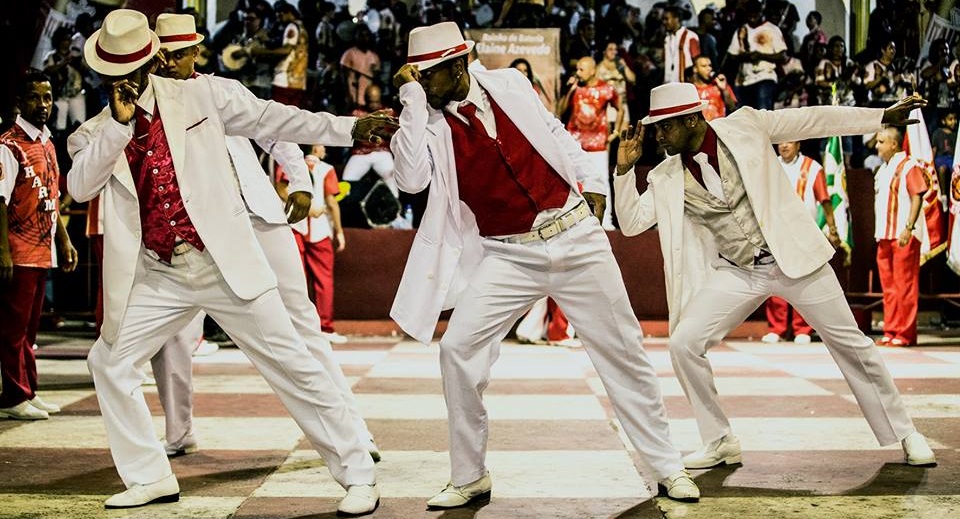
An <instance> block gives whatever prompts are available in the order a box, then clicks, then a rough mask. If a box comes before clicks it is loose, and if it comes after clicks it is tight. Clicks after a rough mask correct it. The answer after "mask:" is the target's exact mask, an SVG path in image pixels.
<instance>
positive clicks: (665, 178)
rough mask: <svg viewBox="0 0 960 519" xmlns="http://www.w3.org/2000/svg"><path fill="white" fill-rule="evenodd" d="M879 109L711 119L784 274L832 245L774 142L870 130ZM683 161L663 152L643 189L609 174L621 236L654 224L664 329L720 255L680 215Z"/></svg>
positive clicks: (810, 267)
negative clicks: (665, 319) (664, 307)
mask: <svg viewBox="0 0 960 519" xmlns="http://www.w3.org/2000/svg"><path fill="white" fill-rule="evenodd" d="M882 118H883V110H882V109H875V108H849V107H832V106H817V107H810V108H792V109H784V110H776V111H767V110H754V109H752V108H748V107H746V108H741V109H739V110H737V111H736V112H734V113H733V114H731V115H729V116H727V117H724V118H719V119H714V120H713V121H710V122H709V124H710V126H711V127H713V129H714V131H715V132H716V133H717V137H718V139H719V140H720V141H721V142H722V143H723V144H724V145H726V146H727V148H728V149H729V150H730V154H731V155H732V158H733V161H734V162H736V164H737V166H738V168H739V171H740V176H741V177H742V178H743V183H744V185H745V188H746V192H747V197H748V198H749V200H750V204H751V206H752V207H753V213H754V215H755V216H756V217H757V222H758V223H759V224H760V230H761V232H762V233H763V237H764V239H765V240H766V241H767V245H768V246H769V247H770V252H771V253H772V254H773V257H774V259H776V261H777V265H778V266H779V267H780V269H781V270H782V271H783V273H784V274H785V275H786V276H787V277H790V278H792V279H797V278H801V277H803V276H806V275H807V274H810V273H811V272H813V271H815V270H817V269H818V268H820V267H821V266H822V265H824V264H825V263H827V262H828V261H830V258H831V257H832V256H833V253H834V251H833V248H832V247H831V246H830V242H828V241H827V239H826V238H825V237H824V235H823V232H822V231H821V230H820V229H818V228H817V226H816V224H815V223H814V221H813V220H812V219H811V218H810V214H809V212H808V211H807V209H806V207H804V205H803V202H802V201H801V200H800V198H799V197H797V194H796V190H795V188H794V186H793V185H791V183H790V180H789V179H788V178H787V175H786V173H784V171H783V168H781V166H780V162H779V160H778V159H777V155H776V154H775V153H774V152H773V145H774V144H776V143H780V142H784V141H798V140H805V139H815V138H820V137H828V136H834V135H852V134H864V133H867V132H873V131H876V130H878V129H879V128H880V126H881V123H880V121H881V119H882ZM684 171H685V170H684V167H683V162H682V160H681V159H680V156H679V155H672V156H670V157H667V158H666V159H665V160H664V161H663V162H661V163H660V164H659V165H658V166H657V167H656V168H654V169H653V170H651V171H650V173H649V174H648V175H647V180H648V181H649V188H648V189H647V191H646V192H644V193H643V195H640V194H639V193H638V192H637V189H636V175H635V174H634V173H632V172H631V173H627V174H625V175H622V176H617V177H616V178H615V180H614V188H615V189H616V195H617V196H616V211H617V219H618V221H619V222H620V228H621V230H622V231H623V233H624V234H625V235H627V236H634V235H636V234H639V233H641V232H643V231H645V230H647V229H649V228H650V227H652V226H653V225H655V224H657V225H658V230H659V235H660V249H661V250H662V252H663V258H664V261H663V264H664V265H663V268H664V275H665V276H666V286H667V305H668V307H669V310H670V331H671V332H672V331H673V329H674V327H675V326H676V325H677V322H678V321H679V318H680V317H681V316H682V315H683V310H684V308H686V305H687V303H688V302H689V301H690V299H691V297H692V296H693V295H694V294H695V293H696V291H697V290H699V289H700V288H701V287H702V286H703V283H704V281H705V279H706V277H707V275H708V274H709V272H710V271H711V270H712V269H713V268H714V265H719V264H721V263H719V262H721V261H723V260H720V259H719V256H718V254H717V251H716V246H715V244H714V241H713V237H712V236H711V235H710V233H709V232H708V231H707V230H706V228H704V227H703V226H700V225H696V224H694V223H693V222H692V221H691V220H690V219H689V218H688V217H687V216H686V215H685V213H684V192H683V187H684V180H683V179H684Z"/></svg>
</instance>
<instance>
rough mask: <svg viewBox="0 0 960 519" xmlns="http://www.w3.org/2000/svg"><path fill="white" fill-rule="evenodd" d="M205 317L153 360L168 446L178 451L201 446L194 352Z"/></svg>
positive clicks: (195, 320)
mask: <svg viewBox="0 0 960 519" xmlns="http://www.w3.org/2000/svg"><path fill="white" fill-rule="evenodd" d="M205 316H206V314H205V313H203V312H200V313H198V314H197V316H196V317H194V318H193V320H192V321H190V323H189V324H187V326H186V327H185V328H184V329H182V330H180V331H179V332H177V334H176V335H174V336H173V337H171V338H170V340H168V341H167V342H166V343H165V344H164V345H163V347H162V348H160V351H159V352H157V354H156V355H154V356H153V358H151V359H150V366H151V367H152V368H153V378H154V379H155V380H156V381H157V396H159V397H160V407H162V408H163V416H164V419H165V421H164V423H165V430H166V443H167V445H170V446H172V447H174V448H180V447H184V446H187V445H195V444H196V443H197V439H196V437H195V436H194V432H193V352H194V350H196V349H197V346H198V345H199V344H200V341H201V340H202V339H203V318H204V317H205Z"/></svg>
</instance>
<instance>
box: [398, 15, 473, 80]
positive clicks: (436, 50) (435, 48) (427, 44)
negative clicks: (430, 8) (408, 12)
mask: <svg viewBox="0 0 960 519" xmlns="http://www.w3.org/2000/svg"><path fill="white" fill-rule="evenodd" d="M473 45H474V42H473V41H471V40H464V39H463V33H461V32H460V27H458V26H457V24H456V23H455V22H441V23H438V24H434V25H429V26H427V27H417V28H415V29H413V30H412V31H410V35H409V43H408V45H407V63H411V64H415V65H417V66H418V68H419V69H420V70H426V69H428V68H430V67H432V66H434V65H437V64H439V63H443V62H444V61H448V60H451V59H453V58H456V57H459V56H463V55H465V54H467V53H469V52H470V50H471V49H473Z"/></svg>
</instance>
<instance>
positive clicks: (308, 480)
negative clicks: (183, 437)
mask: <svg viewBox="0 0 960 519" xmlns="http://www.w3.org/2000/svg"><path fill="white" fill-rule="evenodd" d="M646 348H647V350H648V351H649V353H650V356H651V358H652V359H653V362H654V363H655V365H656V367H657V369H658V374H659V375H660V382H661V385H662V388H663V392H664V396H665V400H666V407H667V411H668V414H669V417H670V419H671V420H670V422H671V432H672V437H673V441H674V442H675V444H676V445H677V446H678V447H679V448H680V449H681V450H682V451H684V452H687V451H691V450H693V449H695V448H696V447H697V446H698V444H699V439H698V436H697V433H696V427H695V424H694V421H693V418H692V413H691V410H690V407H689V406H688V404H687V403H686V401H685V399H684V397H683V395H682V392H681V390H680V386H679V384H678V382H677V379H676V378H675V376H674V374H673V372H672V369H671V366H670V360H669V357H668V353H667V351H666V344H665V341H664V340H662V339H651V340H649V341H648V342H647V344H646ZM882 353H883V356H884V358H885V360H886V362H887V365H888V367H889V369H890V371H891V372H892V373H893V375H894V377H895V378H896V379H897V384H898V386H899V387H900V390H901V392H902V393H903V395H904V398H905V400H906V403H907V405H908V406H909V407H910V410H911V412H912V415H913V416H914V417H915V420H916V423H917V426H918V428H919V429H920V430H921V432H923V433H924V434H926V435H927V436H928V438H929V439H930V441H931V444H932V447H933V448H934V449H935V451H936V453H937V456H938V458H939V461H940V465H939V466H938V467H936V468H932V469H922V468H914V467H908V466H906V465H904V464H903V462H902V455H901V452H900V450H899V448H898V447H891V448H880V447H879V446H878V445H877V443H876V440H875V439H874V438H873V435H872V434H871V432H870V430H869V428H868V426H867V424H866V422H865V421H864V420H863V418H862V416H861V414H860V412H859V410H858V408H857V406H856V404H855V402H854V401H853V399H852V396H851V395H850V392H849V390H848V388H847V386H846V384H845V382H844V381H843V380H842V378H841V376H840V373H839V371H838V370H837V368H836V365H835V364H834V363H833V362H832V361H831V359H830V357H829V355H828V354H827V352H826V350H825V349H824V348H823V346H822V345H820V344H816V343H815V344H812V345H809V346H794V345H793V344H789V343H788V344H782V345H772V346H771V345H767V344H762V343H759V342H729V343H727V344H725V345H723V346H721V347H718V348H716V349H715V350H713V351H712V352H711V353H710V357H711V359H712V361H713V365H714V368H715V371H716V373H717V385H718V387H719V390H720V393H721V394H722V395H724V397H723V401H724V405H725V408H726V410H727V412H728V414H729V416H730V417H731V420H732V422H733V426H734V430H735V431H736V433H737V434H738V435H739V436H740V439H741V441H742V443H743V447H744V449H745V452H744V456H743V460H744V464H743V466H742V467H727V468H721V469H714V470H707V471H695V477H696V479H697V481H698V482H699V484H700V486H701V489H702V492H703V494H704V499H703V500H702V501H701V502H700V503H699V504H694V505H683V504H678V503H674V502H671V501H669V500H666V499H656V498H651V493H650V490H649V484H648V483H647V482H646V479H645V477H644V476H643V465H642V463H641V462H640V460H639V458H638V456H637V454H636V452H634V450H633V448H632V446H630V445H629V442H626V440H625V438H623V437H622V436H621V435H620V434H619V432H618V431H619V426H618V423H617V421H616V420H615V419H614V418H613V414H612V410H611V406H610V402H609V400H608V398H607V396H606V395H605V393H604V390H603V388H602V386H601V384H600V382H599V379H598V378H597V375H596V372H595V371H594V370H593V367H592V366H591V364H590V362H589V360H588V358H587V355H586V353H585V352H584V351H583V350H574V349H565V348H556V347H548V346H520V345H516V344H513V343H510V344H507V345H505V346H504V348H503V350H502V356H501V358H500V360H499V361H498V363H497V364H496V366H495V368H494V370H493V374H494V380H493V382H492V383H491V385H490V387H489V389H488V391H487V393H486V398H485V399H486V402H487V406H488V408H489V412H490V417H491V434H490V445H489V451H490V452H489V455H488V465H489V467H490V470H491V474H492V476H493V482H494V491H493V499H492V500H491V501H490V502H489V503H488V504H485V505H483V506H477V507H474V508H470V509H463V510H456V511H449V512H446V513H441V512H428V511H425V506H424V500H425V499H426V498H427V497H429V496H431V495H432V494H433V493H435V492H436V491H438V490H439V489H440V488H441V487H442V486H443V485H444V483H445V482H446V480H447V475H448V470H449V466H448V458H447V455H446V444H447V440H446V423H445V415H446V411H445V407H444V403H443V397H442V395H441V390H440V378H439V377H440V373H439V368H438V363H437V349H436V348H435V347H426V346H422V345H418V344H415V343H412V342H405V341H399V340H397V339H394V340H390V339H382V338H381V339H355V340H352V341H351V342H350V343H348V344H347V345H345V346H343V347H338V349H337V358H338V360H339V361H340V362H341V363H342V365H343V366H344V371H345V372H346V374H347V376H348V377H350V379H351V381H352V382H353V384H354V391H355V393H356V394H357V397H358V399H359V402H360V406H361V408H362V412H363V414H364V415H365V416H366V417H367V419H368V423H369V426H370V429H371V430H372V431H373V433H374V435H375V436H376V439H377V442H378V443H379V445H380V448H381V450H382V453H383V461H382V462H381V463H380V464H379V465H378V471H379V478H380V485H381V490H382V494H383V499H382V501H381V506H380V508H379V509H378V510H377V512H376V513H375V514H374V515H373V517H377V518H404V519H405V518H416V517H444V518H461V517H463V518H472V517H479V518H497V519H500V518H578V519H579V518H590V517H623V518H647V517H650V518H661V517H671V518H673V517H677V518H680V517H684V518H726V517H730V518H733V517H736V518H738V519H742V518H745V517H764V518H769V517H774V516H783V517H791V518H795V517H804V518H805V517H811V518H812V517H816V518H835V517H836V518H840V517H843V518H847V517H850V518H852V517H871V518H881V517H882V518H915V517H935V518H937V519H946V518H950V517H960V463H958V462H960V398H958V394H960V348H958V347H951V346H938V347H923V348H915V349H883V350H882ZM195 360H196V366H195V373H196V381H195V392H196V394H195V406H196V419H195V425H196V428H197V435H198V439H199V441H200V448H201V450H200V452H198V453H196V454H192V455H188V456H185V457H181V458H177V459H175V460H174V461H173V467H174V471H175V472H176V473H177V476H178V478H179V480H180V485H181V488H182V498H181V500H180V502H179V503H175V504H167V505H156V506H151V507H147V508H142V509H135V510H131V511H110V512H107V511H105V510H103V509H102V501H103V499H105V498H106V497H107V496H108V495H109V494H112V493H114V492H117V491H119V490H121V483H120V480H119V478H118V477H117V475H116V472H115V471H114V470H113V467H112V463H111V459H110V455H109V452H108V450H107V449H106V440H105V437H104V430H103V425H102V422H101V419H100V416H99V411H98V407H97V402H96V397H95V395H94V393H93V388H92V385H91V384H90V382H89V376H88V375H87V374H86V365H85V363H84V361H81V360H41V361H40V362H39V370H40V373H41V380H42V382H43V385H44V386H45V387H47V388H50V389H47V390H42V391H41V395H42V396H43V397H44V398H45V399H46V400H48V401H51V402H54V403H57V404H60V405H62V406H64V411H63V413H61V414H60V415H56V416H54V417H52V418H51V419H50V420H46V421H41V422H33V423H24V422H14V421H10V420H6V421H0V517H56V518H91V517H109V518H121V517H144V518H157V517H178V518H179V517H197V518H215V517H238V518H254V517H256V518H280V517H285V518H289V517H298V518H302V517H332V516H333V514H334V511H335V509H336V503H337V501H338V500H339V498H340V497H342V495H343V490H342V489H340V488H339V486H338V485H337V484H336V483H334V482H333V480H332V479H331V477H330V475H329V472H328V471H327V470H326V468H325V467H324V466H323V463H322V461H321V460H320V459H319V456H318V455H317V454H316V452H314V451H312V450H311V449H310V448H309V446H308V445H307V444H306V443H305V441H304V439H303V436H302V434H301V433H300V431H299V430H298V429H297V426H296V425H295V424H294V422H293V421H292V420H291V419H290V418H289V417H288V416H287V414H286V412H285V411H284V409H283V407H282V405H281V404H280V402H279V400H278V399H277V398H276V397H275V396H274V395H273V394H272V393H271V392H270V390H269V388H268V387H267V385H266V384H265V382H264V381H263V380H262V379H261V378H260V377H259V375H257V373H256V371H255V370H254V369H253V368H252V367H251V366H250V364H249V362H247V360H246V358H245V357H244V356H243V355H242V354H241V353H240V352H239V351H237V350H236V349H221V350H220V351H219V352H217V353H216V354H214V355H212V356H210V357H201V358H197V359H195ZM145 392H146V393H147V400H148V402H149V403H150V406H151V408H152V410H153V412H154V415H155V417H156V427H157V431H158V434H160V432H161V431H162V420H163V417H162V413H161V411H160V406H159V402H158V400H157V398H156V392H155V388H153V387H146V388H145Z"/></svg>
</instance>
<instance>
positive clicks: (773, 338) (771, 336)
mask: <svg viewBox="0 0 960 519" xmlns="http://www.w3.org/2000/svg"><path fill="white" fill-rule="evenodd" d="M760 341H761V342H765V343H767V344H774V343H777V342H780V336H779V335H777V334H775V333H773V332H770V333H768V334H766V335H764V336H763V337H761V338H760Z"/></svg>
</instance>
